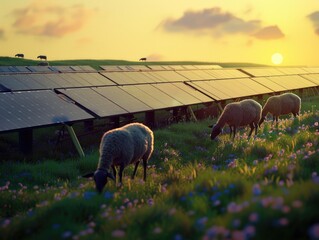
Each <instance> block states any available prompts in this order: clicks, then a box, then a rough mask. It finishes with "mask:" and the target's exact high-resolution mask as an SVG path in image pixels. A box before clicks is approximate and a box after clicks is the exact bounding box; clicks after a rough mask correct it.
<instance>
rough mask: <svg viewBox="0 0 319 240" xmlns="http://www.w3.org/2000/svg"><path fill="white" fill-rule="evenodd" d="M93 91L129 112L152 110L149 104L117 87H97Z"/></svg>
mask: <svg viewBox="0 0 319 240" xmlns="http://www.w3.org/2000/svg"><path fill="white" fill-rule="evenodd" d="M94 91H96V92H97V93H99V94H101V95H102V96H104V97H106V98H108V99H109V100H111V101H112V102H114V103H116V104H117V105H118V106H120V107H121V108H123V109H125V110H126V111H127V112H129V113H135V112H143V111H148V110H152V108H151V107H150V106H148V105H147V104H145V103H143V102H141V101H140V100H138V99H137V98H135V97H133V96H132V95H130V94H128V93H127V92H125V91H123V90H122V89H121V88H119V87H98V88H94Z"/></svg>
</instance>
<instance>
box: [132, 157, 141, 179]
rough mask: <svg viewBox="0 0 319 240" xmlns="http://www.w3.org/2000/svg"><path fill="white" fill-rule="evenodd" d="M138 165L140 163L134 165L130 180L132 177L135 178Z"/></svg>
mask: <svg viewBox="0 0 319 240" xmlns="http://www.w3.org/2000/svg"><path fill="white" fill-rule="evenodd" d="M139 164H140V161H138V162H136V163H135V168H134V172H133V174H132V179H134V177H135V174H136V171H137V167H138V165H139Z"/></svg>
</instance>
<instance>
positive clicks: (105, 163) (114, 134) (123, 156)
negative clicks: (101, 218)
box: [82, 123, 154, 193]
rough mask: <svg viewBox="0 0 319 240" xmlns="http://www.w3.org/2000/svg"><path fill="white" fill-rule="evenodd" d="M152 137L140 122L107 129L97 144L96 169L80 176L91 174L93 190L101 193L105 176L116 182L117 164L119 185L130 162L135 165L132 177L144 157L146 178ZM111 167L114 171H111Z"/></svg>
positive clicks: (152, 143)
mask: <svg viewBox="0 0 319 240" xmlns="http://www.w3.org/2000/svg"><path fill="white" fill-rule="evenodd" d="M153 145H154V136H153V132H152V130H151V129H149V128H148V127H147V126H145V125H143V124H141V123H131V124H127V125H125V126H123V127H121V128H116V129H113V130H110V131H108V132H106V133H105V134H104V135H103V137H102V139H101V144H100V159H99V163H98V167H97V170H96V171H95V172H91V173H88V174H85V175H83V176H82V177H85V178H89V177H93V178H94V182H95V187H96V190H97V191H98V192H99V193H101V192H102V191H103V188H104V186H105V185H106V183H107V180H108V178H110V179H113V180H114V181H116V169H115V167H116V166H119V167H120V171H119V177H120V184H122V174H123V170H124V168H125V167H126V166H128V165H129V164H135V168H134V172H133V175H132V179H133V178H134V176H135V174H136V170H137V167H138V165H139V163H140V161H141V159H142V160H143V168H144V181H146V169H147V162H148V160H149V158H150V157H151V155H152V152H153ZM111 168H112V170H113V171H111Z"/></svg>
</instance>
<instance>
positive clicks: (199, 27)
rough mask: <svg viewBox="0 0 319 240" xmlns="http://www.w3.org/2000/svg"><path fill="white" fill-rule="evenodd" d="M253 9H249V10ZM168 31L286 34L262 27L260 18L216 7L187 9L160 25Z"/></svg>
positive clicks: (263, 36)
mask: <svg viewBox="0 0 319 240" xmlns="http://www.w3.org/2000/svg"><path fill="white" fill-rule="evenodd" d="M250 11H252V9H251V8H250V9H249V12H250ZM160 26H161V27H162V28H163V29H164V30H166V31H168V32H182V31H183V32H196V34H204V35H213V36H215V37H216V36H217V37H218V36H223V35H229V34H245V35H248V36H254V37H256V38H258V39H264V40H270V39H278V38H283V37H284V36H285V35H284V34H283V33H282V31H281V30H280V29H279V28H278V27H277V26H269V27H264V28H263V27H262V21H261V20H259V19H255V20H245V19H242V18H240V17H237V16H235V15H234V14H232V13H230V12H226V11H223V10H222V9H221V8H218V7H214V8H210V9H203V10H200V11H186V12H184V14H183V16H182V17H180V18H178V19H166V20H165V21H163V23H162V24H161V25H160Z"/></svg>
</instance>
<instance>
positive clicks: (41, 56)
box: [37, 55, 47, 60]
mask: <svg viewBox="0 0 319 240" xmlns="http://www.w3.org/2000/svg"><path fill="white" fill-rule="evenodd" d="M37 58H39V59H43V60H47V56H45V55H39V56H38V57H37Z"/></svg>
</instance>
